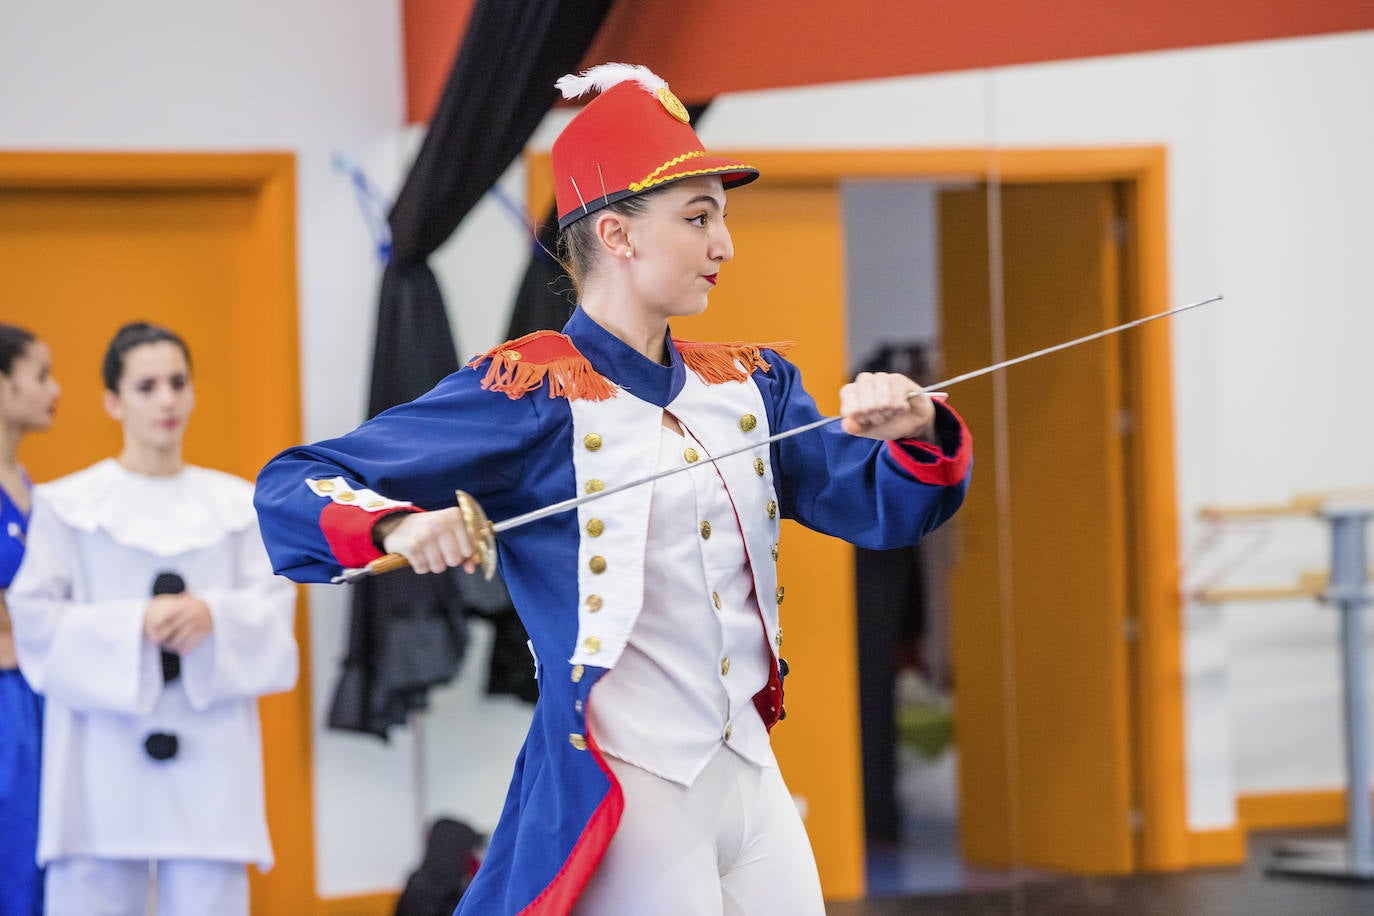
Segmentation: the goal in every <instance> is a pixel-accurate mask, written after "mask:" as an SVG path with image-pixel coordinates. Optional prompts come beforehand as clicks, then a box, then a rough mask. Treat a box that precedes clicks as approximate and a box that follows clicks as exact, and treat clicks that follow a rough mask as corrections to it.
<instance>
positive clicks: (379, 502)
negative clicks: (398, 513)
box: [365, 499, 386, 509]
mask: <svg viewBox="0 0 1374 916" xmlns="http://www.w3.org/2000/svg"><path fill="white" fill-rule="evenodd" d="M385 505H386V500H384V499H374V500H371V501H370V502H368V504H367V506H366V507H365V508H368V509H380V508H382V507H383V506H385Z"/></svg>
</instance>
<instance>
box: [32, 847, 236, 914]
mask: <svg viewBox="0 0 1374 916" xmlns="http://www.w3.org/2000/svg"><path fill="white" fill-rule="evenodd" d="M150 864H151V863H149V862H148V861H147V860H145V859H88V858H71V859H58V860H56V861H54V862H50V863H49V864H48V884H47V908H46V914H47V916H147V914H149V913H154V912H155V913H156V914H157V916H248V870H247V868H246V867H245V866H244V864H243V863H242V862H211V861H207V860H204V859H162V860H159V861H158V863H157V909H156V910H153V909H151V908H150V907H149V905H148V904H149V890H150V888H151V886H152V884H153V880H152V875H151V869H150V867H149V866H150Z"/></svg>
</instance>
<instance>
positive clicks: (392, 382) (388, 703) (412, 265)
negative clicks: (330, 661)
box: [329, 0, 612, 738]
mask: <svg viewBox="0 0 1374 916" xmlns="http://www.w3.org/2000/svg"><path fill="white" fill-rule="evenodd" d="M611 2H612V0H542V2H541V0H522V2H518V3H512V2H509V0H478V2H477V4H476V5H475V6H474V8H473V10H472V14H471V17H470V19H469V20H468V26H467V30H466V32H465V33H464V35H463V42H462V45H461V46H460V47H459V49H458V54H457V57H456V58H455V60H454V64H453V69H452V71H451V72H450V73H449V76H448V81H447V82H446V83H445V85H444V91H443V94H442V96H441V98H440V101H439V107H438V109H437V111H436V112H435V113H434V117H433V119H432V120H431V123H430V130H429V133H428V134H427V135H426V136H425V140H424V143H423V144H422V145H421V147H420V152H419V154H418V155H417V157H416V159H415V163H414V165H413V166H412V167H411V171H410V174H409V175H408V176H407V178H406V182H405V185H404V186H403V187H402V188H401V192H400V194H399V195H398V196H397V199H396V203H395V205H394V206H393V207H392V210H391V214H390V216H389V218H388V222H389V223H390V226H391V259H390V261H389V262H388V264H387V266H386V271H385V273H384V274H383V277H382V288H381V302H380V306H379V308H378V313H377V343H376V347H375V348H374V350H373V356H372V389H371V397H370V399H369V402H368V413H369V416H376V415H377V414H379V413H381V412H382V411H384V410H386V409H388V408H390V407H393V406H395V405H396V404H400V403H404V402H405V401H409V400H411V399H413V398H415V397H418V396H419V395H421V394H423V393H424V392H426V391H428V390H429V389H430V388H431V387H433V386H434V384H435V383H436V382H438V381H439V380H440V379H442V378H443V377H444V376H446V375H448V374H449V373H451V372H454V371H455V370H457V368H458V357H457V352H456V349H455V347H454V345H453V334H452V329H451V328H450V327H449V323H448V317H447V315H446V313H445V311H444V301H443V297H442V295H441V294H440V292H439V284H438V282H437V281H436V280H435V277H434V273H433V272H432V271H431V270H430V268H429V264H428V258H429V256H430V255H431V254H432V253H433V252H434V251H435V249H437V248H438V247H439V246H440V245H442V244H443V243H444V242H445V241H446V240H447V239H448V237H449V236H450V235H451V234H452V233H453V230H454V229H455V228H457V226H458V224H459V223H460V222H461V221H462V220H463V218H464V217H465V216H466V215H467V214H468V211H469V210H471V209H472V207H473V206H474V205H475V204H476V203H477V201H479V200H481V198H482V196H483V195H484V194H486V193H487V191H488V190H489V189H490V188H491V186H492V185H493V184H495V183H496V180H497V179H498V178H499V177H500V176H501V174H502V173H503V172H504V171H505V170H506V169H507V168H508V167H509V166H510V164H511V162H513V161H514V159H515V157H516V156H517V155H519V154H520V151H521V150H522V149H524V146H525V143H526V142H527V141H528V140H529V137H530V134H532V133H533V132H534V129H535V127H536V126H538V124H539V122H540V120H541V119H542V118H543V117H544V115H545V114H546V113H547V112H548V110H549V109H550V108H551V107H552V106H553V104H554V102H555V101H556V98H557V91H556V90H555V89H554V87H553V84H554V81H555V80H556V79H557V78H558V77H560V76H562V75H563V74H565V73H569V72H572V71H573V70H574V69H576V67H577V66H578V64H579V63H580V62H581V60H582V58H583V56H584V55H585V54H586V53H587V49H588V48H589V47H590V45H591V42H592V39H593V38H595V36H596V33H597V30H598V29H599V28H600V26H601V23H602V21H603V20H604V19H605V16H606V13H607V11H608V10H609V8H610V5H611ZM469 307H473V308H482V307H490V304H489V303H472V304H471V305H470V306H469ZM407 447H411V448H414V447H422V443H408V444H407ZM454 484H455V486H458V485H460V484H461V481H455V482H454ZM465 642H466V629H465V624H464V619H463V604H462V601H461V599H460V598H459V596H458V591H457V589H456V588H455V586H454V582H453V581H452V576H447V575H437V576H416V575H414V574H413V573H410V572H408V571H405V572H397V573H391V574H389V575H386V576H379V577H377V578H375V579H367V580H364V581H363V582H362V583H360V584H358V585H357V586H355V587H354V593H353V618H352V623H351V631H350V636H349V650H348V657H347V658H346V659H345V660H344V665H343V671H342V673H341V675H340V679H339V683H338V685H337V687H336V688H335V694H334V701H333V704H332V706H331V709H330V713H329V725H330V727H332V728H339V729H344V730H349V731H360V732H366V733H369V734H375V735H379V736H381V737H383V738H384V737H386V733H387V729H388V728H390V727H391V726H392V725H397V724H400V723H402V722H404V721H405V717H406V714H407V713H409V712H410V711H411V710H414V709H418V708H423V707H424V705H425V703H426V694H427V691H428V688H429V687H430V686H432V685H434V684H437V683H443V682H445V681H447V680H449V679H450V678H451V677H452V676H453V674H454V673H456V672H457V670H458V665H459V663H460V661H461V659H462V653H463V648H464V645H465Z"/></svg>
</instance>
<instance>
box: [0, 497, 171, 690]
mask: <svg viewBox="0 0 1374 916" xmlns="http://www.w3.org/2000/svg"><path fill="white" fill-rule="evenodd" d="M25 540H26V548H25V551H24V562H23V563H22V564H21V565H20V567H19V573H18V575H17V576H15V579H14V582H13V583H12V584H11V585H10V588H9V591H8V592H6V594H5V601H6V602H7V603H8V604H9V608H10V617H11V619H12V621H13V624H14V647H15V652H16V654H17V655H18V656H19V667H20V670H22V671H23V672H24V677H25V678H26V679H27V680H28V682H29V684H30V685H32V687H33V689H34V690H35V691H37V692H38V693H41V694H43V695H45V696H47V697H50V698H52V699H54V700H57V701H58V702H60V703H62V704H64V705H66V706H68V707H70V708H71V709H74V710H81V711H95V710H100V711H109V712H119V713H127V714H138V715H146V714H147V713H149V712H151V711H152V709H153V707H154V705H156V703H157V700H158V697H159V696H160V695H161V693H162V666H161V657H160V655H159V653H158V650H157V647H156V646H155V645H153V644H152V643H151V642H149V641H148V640H147V639H145V638H144V636H143V616H144V614H145V612H146V611H147V607H148V602H147V600H146V599H141V600H135V601H76V600H73V597H72V596H73V593H74V590H75V589H74V583H73V575H74V573H73V567H74V566H75V564H76V563H77V562H78V560H79V555H78V553H77V544H76V539H75V537H74V535H73V533H72V531H71V529H70V528H68V527H67V526H66V525H65V524H64V523H63V522H62V520H61V519H59V518H58V517H57V516H56V514H54V513H53V512H52V510H51V509H49V508H47V507H45V506H44V504H43V500H42V498H41V496H40V498H38V499H36V500H35V502H34V511H33V517H32V518H31V519H30V520H29V531H28V535H27V537H26V539H25Z"/></svg>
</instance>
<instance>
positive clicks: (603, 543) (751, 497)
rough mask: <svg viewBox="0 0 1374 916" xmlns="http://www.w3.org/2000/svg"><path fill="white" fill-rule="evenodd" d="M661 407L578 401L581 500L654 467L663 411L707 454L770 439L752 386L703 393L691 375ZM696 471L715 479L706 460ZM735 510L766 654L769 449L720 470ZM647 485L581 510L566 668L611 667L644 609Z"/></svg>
mask: <svg viewBox="0 0 1374 916" xmlns="http://www.w3.org/2000/svg"><path fill="white" fill-rule="evenodd" d="M685 376H686V382H685V384H684V385H683V388H682V391H680V392H679V393H678V395H677V397H676V398H674V399H673V400H672V402H671V403H669V405H668V406H667V407H666V408H660V407H658V406H656V405H654V404H650V403H648V402H646V401H641V400H640V399H639V398H636V397H635V396H634V395H633V394H632V393H631V392H629V391H627V390H625V389H623V388H622V389H620V390H618V391H617V392H616V395H615V397H613V398H609V399H607V400H604V401H592V400H574V401H571V402H570V406H571V408H572V416H573V468H574V474H575V476H576V479H577V488H578V492H579V493H589V492H596V491H598V490H600V489H603V488H610V487H613V486H616V485H617V484H621V483H625V482H626V481H629V480H634V479H636V478H639V477H642V476H644V474H645V473H646V470H647V469H650V468H653V467H655V466H656V464H657V460H658V450H659V436H660V434H661V429H662V424H663V413H664V410H665V409H666V410H667V411H668V412H669V413H671V414H673V415H674V416H675V417H677V419H678V421H679V422H680V423H681V424H682V425H683V426H684V427H686V429H687V430H688V431H690V432H691V434H692V436H693V437H694V438H695V439H696V440H697V441H698V442H700V443H701V444H702V445H703V446H704V447H705V448H706V449H708V450H709V451H710V453H711V454H713V455H719V454H723V453H725V452H728V451H732V450H734V449H736V448H740V447H741V446H745V445H747V444H749V443H751V442H754V443H761V442H763V440H765V439H767V437H768V435H769V428H768V416H767V413H766V411H765V408H764V402H763V397H762V396H761V395H760V393H759V390H758V387H757V386H756V385H755V384H754V382H753V380H752V379H751V380H746V381H743V382H722V383H719V384H714V385H707V384H705V383H704V382H702V381H701V380H700V379H699V378H697V376H696V374H695V373H693V372H691V371H690V370H688V371H687V372H686V373H685ZM699 466H700V467H701V470H691V471H684V472H683V473H687V474H698V473H707V474H709V473H711V471H710V470H709V468H707V467H706V462H705V461H704V460H703V461H702V462H701V463H700V465H699ZM716 468H717V470H718V471H719V473H720V476H721V479H722V481H723V482H724V484H725V489H726V491H727V493H728V494H729V497H730V500H731V502H732V503H733V506H734V510H735V515H736V517H737V519H738V522H739V528H740V531H741V532H742V533H743V535H744V547H745V551H746V553H747V554H748V558H749V566H750V569H751V570H752V571H753V576H754V590H755V593H756V594H757V596H758V603H759V610H760V613H761V614H762V615H763V623H764V628H765V632H766V633H767V635H768V642H769V647H770V652H774V654H776V650H775V649H774V648H773V647H775V646H776V645H777V643H778V641H779V636H778V599H777V591H778V574H777V565H776V554H777V544H778V533H779V530H780V527H781V519H780V511H779V508H778V503H777V498H778V497H777V493H776V491H775V490H774V488H773V467H772V463H771V461H770V460H769V447H768V446H767V445H759V447H758V448H755V449H749V450H748V451H745V452H741V453H740V454H738V455H735V456H733V457H730V458H725V459H723V460H721V461H718V462H717V463H716ZM652 496H653V488H652V487H650V486H641V487H633V488H631V489H629V490H626V491H625V492H623V493H617V494H615V495H613V496H608V497H606V498H605V499H598V500H593V501H591V502H588V503H584V504H582V505H581V506H579V507H578V510H577V520H578V527H579V530H580V531H581V533H582V536H581V540H580V542H579V545H578V573H577V583H578V630H577V644H576V645H575V646H574V648H573V654H572V657H571V658H570V659H569V663H570V664H573V665H594V666H597V667H604V668H612V667H614V666H615V663H616V661H617V660H618V659H619V658H620V654H621V652H623V651H624V649H625V644H626V642H627V641H628V640H629V637H630V631H631V630H632V629H633V628H634V625H635V621H636V619H638V617H639V612H640V610H641V609H642V607H643V604H644V548H645V543H646V535H647V532H648V525H649V504H650V500H651V498H652Z"/></svg>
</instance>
